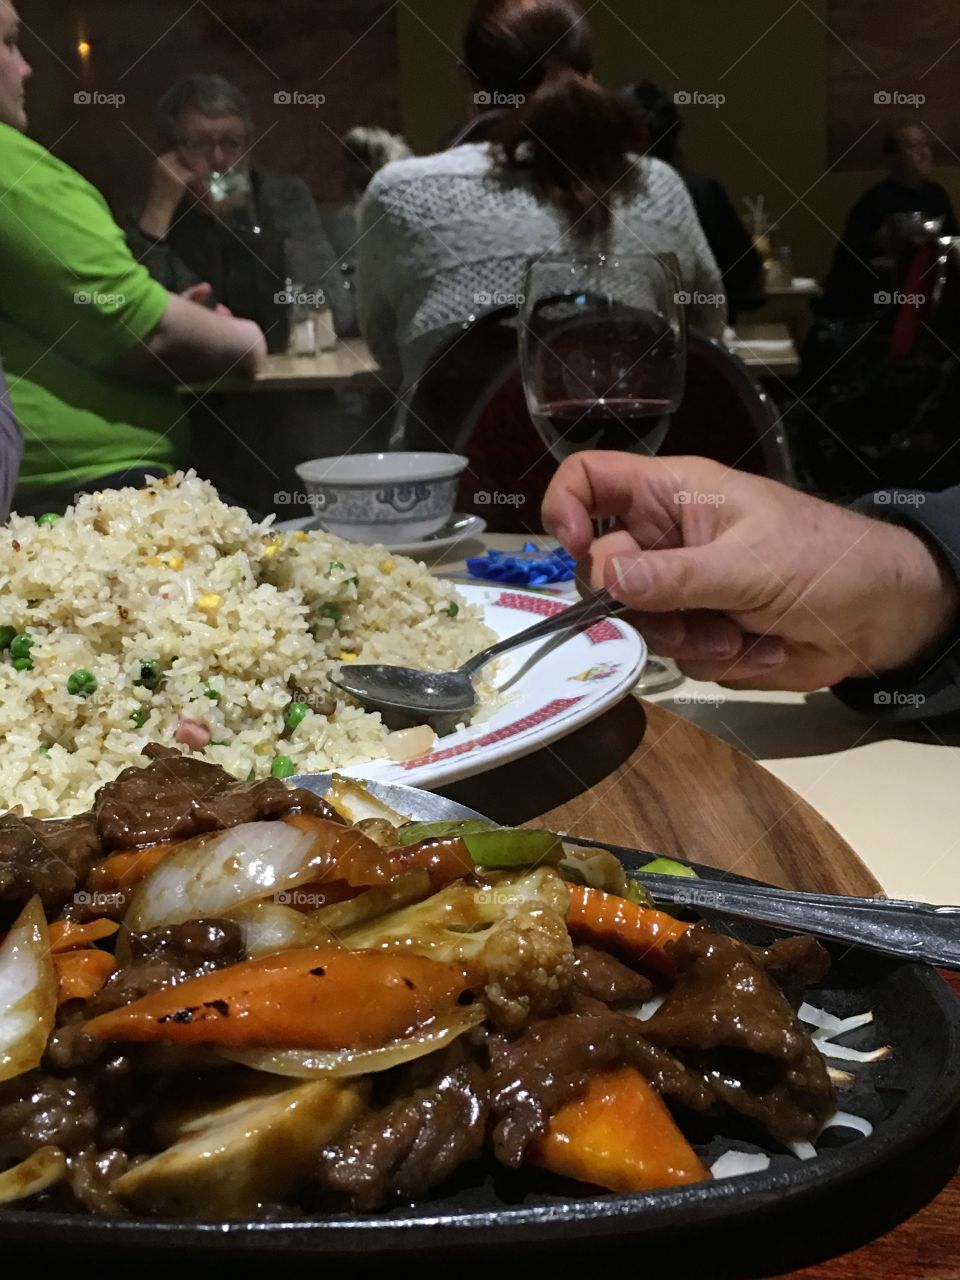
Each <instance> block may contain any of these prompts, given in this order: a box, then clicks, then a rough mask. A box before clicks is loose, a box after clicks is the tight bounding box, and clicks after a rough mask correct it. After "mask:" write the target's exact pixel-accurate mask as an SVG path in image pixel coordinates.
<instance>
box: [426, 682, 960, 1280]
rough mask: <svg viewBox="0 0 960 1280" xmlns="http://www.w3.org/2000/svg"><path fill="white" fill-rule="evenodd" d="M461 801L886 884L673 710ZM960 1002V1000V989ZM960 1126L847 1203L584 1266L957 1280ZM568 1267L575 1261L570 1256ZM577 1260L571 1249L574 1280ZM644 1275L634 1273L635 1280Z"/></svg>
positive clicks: (590, 732)
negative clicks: (876, 878) (636, 1276)
mask: <svg viewBox="0 0 960 1280" xmlns="http://www.w3.org/2000/svg"><path fill="white" fill-rule="evenodd" d="M446 794H448V795H450V796H451V797H453V798H455V799H457V800H459V801H461V802H462V803H464V804H469V805H471V806H473V807H475V808H477V809H479V810H480V811H481V812H483V813H487V814H489V815H491V816H492V817H494V818H497V819H498V820H500V821H502V822H510V823H539V822H544V821H545V822H546V823H547V824H548V825H550V826H553V827H555V828H561V829H564V830H566V831H568V832H570V833H571V834H576V835H585V836H594V837H596V838H597V839H600V840H605V841H609V842H613V843H618V844H628V845H632V846H637V847H640V848H645V849H649V850H653V851H656V852H661V853H667V854H670V853H673V854H681V855H685V856H687V857H690V858H692V859H695V860H697V861H702V862H705V863H709V864H711V865H713V866H717V867H722V868H725V869H728V870H731V871H736V872H738V873H739V874H741V875H747V876H756V877H758V878H760V879H763V880H769V881H771V882H772V883H774V884H780V885H783V886H785V887H788V888H801V889H817V890H823V891H827V892H835V893H855V894H872V893H875V892H876V891H877V881H876V880H875V879H874V877H873V876H872V875H871V874H870V872H869V871H868V870H867V869H866V867H864V865H863V863H862V862H860V860H859V859H858V858H857V856H856V855H855V854H854V852H853V851H852V849H850V847H849V846H848V845H847V844H845V843H844V841H843V840H842V839H841V838H840V836H839V835H838V834H837V833H836V831H834V830H833V828H832V827H831V826H830V825H829V824H828V823H827V822H825V821H824V819H823V818H821V817H820V816H819V815H818V814H817V813H816V811H815V810H814V809H812V808H811V807H810V806H809V805H808V804H807V803H806V802H805V801H804V800H802V799H801V798H800V797H799V796H797V795H796V794H795V793H794V792H792V791H790V789H789V788H788V787H786V786H785V785H784V784H783V783H782V782H780V781H779V780H778V779H777V778H775V777H773V776H772V775H771V774H769V773H768V772H767V771H766V770H765V769H763V768H762V767H761V766H759V765H757V764H755V763H754V762H753V761H752V760H750V759H749V758H748V757H747V756H745V755H742V754H740V752H738V751H736V750H734V748H732V747H731V746H729V745H728V744H726V743H725V742H723V741H721V740H720V739H719V738H715V737H713V736H711V735H709V734H706V733H705V732H704V731H703V730H702V729H700V728H698V727H697V726H696V725H695V724H693V723H691V722H690V721H688V720H685V719H682V718H681V717H679V716H676V715H674V714H673V713H672V712H670V711H667V710H666V709H664V708H663V707H659V706H656V705H655V704H652V703H645V702H641V701H639V700H638V699H634V698H628V699H627V700H625V701H624V702H622V703H620V705H619V706H617V707H615V708H614V709H613V710H612V711H610V712H608V713H607V714H606V715H605V716H603V717H602V718H601V719H599V720H597V721H595V722H594V723H593V724H591V725H587V726H585V727H584V728H583V729H581V730H579V732H577V733H575V734H572V735H571V736H570V737H569V738H566V739H563V740H562V741H560V742H559V743H555V744H554V745H553V746H551V747H547V748H545V749H543V750H542V751H540V752H538V753H537V754H536V755H534V756H530V757H528V758H527V759H526V760H522V761H517V762H516V763H514V764H509V765H505V766H503V767H502V768H500V769H497V770H495V771H494V772H492V773H488V774H483V775H481V776H480V777H477V778H471V779H469V780H467V781H464V782H460V783H457V784H456V785H454V786H452V787H450V788H448V789H447V792H446ZM955 989H956V990H957V991H958V994H960V985H958V986H956V987H955ZM958 1165H960V1116H957V1117H955V1118H954V1119H953V1121H951V1122H950V1123H949V1124H948V1125H947V1126H945V1127H944V1129H943V1130H941V1131H940V1132H939V1133H937V1134H936V1135H935V1136H934V1138H933V1139H932V1140H931V1141H928V1142H927V1143H925V1144H924V1145H923V1147H922V1148H921V1149H919V1150H917V1151H915V1152H913V1153H911V1154H910V1156H909V1157H907V1158H905V1159H902V1160H900V1161H897V1162H896V1163H895V1164H893V1165H891V1166H889V1167H888V1168H886V1169H884V1170H883V1171H882V1173H881V1174H880V1175H876V1174H875V1175H873V1176H871V1177H869V1178H865V1179H861V1180H860V1183H858V1185H857V1187H856V1188H855V1189H851V1192H850V1193H849V1194H848V1195H845V1196H843V1197H838V1196H834V1197H833V1198H832V1199H831V1201H830V1202H828V1203H824V1202H823V1200H822V1198H821V1199H819V1200H811V1201H809V1202H807V1203H805V1204H804V1205H803V1206H802V1207H801V1208H799V1209H797V1208H794V1209H791V1210H789V1211H784V1210H777V1209H773V1210H771V1212H770V1215H769V1217H768V1218H767V1219H765V1220H764V1221H763V1222H761V1223H758V1224H754V1225H751V1226H750V1227H749V1228H748V1229H747V1230H742V1229H741V1230H739V1231H735V1230H730V1229H722V1230H718V1229H714V1228H711V1229H710V1230H709V1231H704V1232H690V1231H689V1230H688V1231H686V1232H684V1233H683V1235H682V1236H681V1238H680V1239H679V1240H673V1241H670V1242H664V1243H655V1244H648V1243H646V1242H645V1243H644V1244H642V1245H638V1244H637V1243H636V1242H632V1243H627V1242H624V1244H622V1245H612V1246H609V1248H608V1247H604V1248H603V1250H601V1247H600V1246H599V1245H598V1244H597V1243H596V1242H593V1243H591V1245H590V1246H589V1248H585V1249H583V1250H581V1251H579V1255H582V1257H583V1259H584V1261H587V1262H589V1263H590V1265H591V1266H598V1265H600V1263H601V1261H603V1260H604V1259H605V1258H606V1253H607V1252H609V1253H610V1255H611V1256H610V1258H609V1260H608V1262H607V1265H612V1266H614V1267H616V1269H617V1272H618V1274H623V1275H633V1274H637V1275H640V1274H650V1275H654V1274H658V1275H664V1276H669V1277H670V1278H671V1280H760V1278H761V1277H772V1276H784V1277H787V1276H789V1277H794V1280H801V1278H802V1280H891V1278H892V1277H902V1278H903V1280H957V1278H958V1277H960V1175H958V1174H957V1172H956V1170H957V1168H958ZM568 1255H569V1256H568ZM577 1256H578V1251H577V1250H568V1249H567V1247H566V1246H565V1247H564V1260H565V1266H566V1268H567V1270H566V1271H565V1274H572V1273H573V1272H572V1269H573V1268H574V1267H575V1266H576V1262H577ZM628 1268H629V1269H628Z"/></svg>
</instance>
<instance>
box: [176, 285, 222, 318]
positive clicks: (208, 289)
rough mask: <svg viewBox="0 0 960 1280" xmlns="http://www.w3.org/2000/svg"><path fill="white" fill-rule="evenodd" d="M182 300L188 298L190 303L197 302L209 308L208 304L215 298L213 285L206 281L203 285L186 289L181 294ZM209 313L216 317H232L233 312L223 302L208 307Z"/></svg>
mask: <svg viewBox="0 0 960 1280" xmlns="http://www.w3.org/2000/svg"><path fill="white" fill-rule="evenodd" d="M180 297H181V298H186V300H187V301H188V302H196V303H197V305H198V306H201V307H207V303H208V302H209V301H210V299H211V298H212V297H213V285H212V284H210V282H209V281H208V280H204V281H203V283H202V284H192V285H190V287H189V288H188V289H184V290H183V292H182V293H181V294H180ZM207 310H208V311H212V312H213V314H214V315H216V316H232V315H233V312H232V311H231V310H230V308H229V307H225V306H224V305H223V303H222V302H218V303H217V304H216V306H213V307H207Z"/></svg>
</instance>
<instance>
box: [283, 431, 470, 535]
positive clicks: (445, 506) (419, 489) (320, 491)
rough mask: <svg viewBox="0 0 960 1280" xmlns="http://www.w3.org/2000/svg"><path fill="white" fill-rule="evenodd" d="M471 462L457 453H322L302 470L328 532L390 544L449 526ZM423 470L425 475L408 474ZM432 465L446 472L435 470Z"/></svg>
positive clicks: (317, 511) (298, 468) (302, 476)
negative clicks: (328, 455) (342, 455)
mask: <svg viewBox="0 0 960 1280" xmlns="http://www.w3.org/2000/svg"><path fill="white" fill-rule="evenodd" d="M431 460H436V461H431ZM349 464H352V465H349ZM465 466H466V459H464V458H460V457H458V456H457V455H455V454H402V453H397V454H364V455H358V456H356V457H355V458H354V457H352V456H350V455H348V456H347V457H346V458H343V459H334V458H318V459H316V460H315V461H314V462H308V463H302V464H301V465H300V466H299V467H297V469H296V470H297V474H298V475H299V476H300V478H301V480H303V482H304V484H305V485H306V488H307V493H308V496H309V499H310V505H311V507H312V509H313V510H314V512H315V513H316V516H317V519H318V521H319V522H320V523H321V524H322V526H323V528H325V529H326V530H327V531H328V532H330V533H334V534H336V535H338V536H339V537H342V538H349V539H351V540H352V541H354V542H384V543H388V544H389V543H391V542H396V543H407V542H416V541H419V540H420V539H422V538H426V537H429V535H430V534H431V533H436V532H437V530H438V529H442V528H443V526H444V525H445V524H446V523H447V521H448V520H449V519H450V517H451V516H452V515H453V508H454V503H455V501H456V497H457V489H458V487H459V484H460V474H461V472H462V471H463V469H464V467H465ZM417 470H420V472H421V474H420V475H416V474H405V473H408V472H415V471H417ZM431 470H432V471H440V472H443V473H445V474H440V475H430V474H429V473H430V471H431Z"/></svg>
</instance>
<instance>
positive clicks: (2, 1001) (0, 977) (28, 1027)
mask: <svg viewBox="0 0 960 1280" xmlns="http://www.w3.org/2000/svg"><path fill="white" fill-rule="evenodd" d="M56 1011H57V979H56V974H55V972H54V968H53V960H52V958H51V956H50V937H49V934H48V933H47V919H46V916H45V915H44V914H43V905H42V903H41V901H40V899H39V897H33V898H31V899H30V901H29V902H28V903H27V905H26V906H25V907H24V908H23V910H22V911H21V912H20V915H19V916H18V917H17V920H16V923H15V924H14V926H13V928H12V929H11V930H10V932H9V933H8V934H7V936H6V937H5V938H4V940H3V944H2V945H0V1080H10V1079H12V1078H13V1076H19V1075H22V1074H23V1072H24V1071H32V1070H33V1068H34V1067H36V1066H38V1065H39V1063H40V1059H41V1058H42V1057H43V1051H44V1049H45V1048H46V1047H47V1040H48V1039H49V1037H50V1032H51V1030H52V1029H53V1022H54V1017H55V1015H56Z"/></svg>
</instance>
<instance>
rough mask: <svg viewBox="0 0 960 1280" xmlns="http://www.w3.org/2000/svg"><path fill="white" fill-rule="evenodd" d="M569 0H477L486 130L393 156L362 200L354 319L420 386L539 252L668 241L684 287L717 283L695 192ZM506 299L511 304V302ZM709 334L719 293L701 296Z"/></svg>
mask: <svg viewBox="0 0 960 1280" xmlns="http://www.w3.org/2000/svg"><path fill="white" fill-rule="evenodd" d="M592 62H593V57H592V48H591V37H590V29H589V27H588V25H587V21H586V18H585V15H584V13H583V10H582V9H581V8H580V6H579V4H577V3H575V0H527V2H526V3H522V4H521V3H517V0H479V3H477V4H475V5H474V8H473V11H472V13H471V15H470V19H469V21H468V23H467V29H466V35H465V40H464V51H463V57H462V63H463V66H464V68H465V69H466V72H467V76H468V81H469V86H470V94H471V98H472V100H473V103H474V109H475V111H478V112H481V111H485V110H499V109H500V108H502V107H504V106H508V107H509V109H508V110H506V111H503V113H502V114H501V115H500V116H499V118H498V120H497V125H496V128H495V130H494V132H493V137H492V140H489V141H484V142H469V143H466V144H464V145H462V146H457V147H453V148H452V149H449V150H446V151H443V152H441V153H439V154H437V155H432V156H427V157H425V158H421V159H412V160H402V161H400V162H399V163H397V164H391V165H387V167H386V168H385V169H382V170H381V171H380V173H378V174H377V176H376V177H375V178H374V179H373V181H372V182H371V184H370V187H369V189H368V191H367V194H366V197H365V198H364V201H363V206H362V209H361V241H360V258H359V263H358V272H357V275H358V288H357V294H358V308H359V316H360V326H361V329H362V331H363V333H364V336H365V337H366V338H367V340H368V342H369V344H370V347H371V350H372V351H373V354H374V356H375V357H376V358H377V360H378V361H379V362H380V364H381V367H382V369H383V374H384V377H385V378H386V379H387V380H388V381H391V382H392V383H393V385H396V386H401V387H402V388H403V389H404V390H406V389H408V388H410V387H411V386H412V385H413V384H414V383H415V381H416V379H417V377H418V376H419V375H420V373H421V372H422V371H423V370H424V368H425V367H426V366H427V365H428V364H429V363H430V362H431V360H432V359H433V358H435V356H436V354H437V353H438V351H439V350H440V349H441V348H442V347H443V346H445V345H446V344H448V343H449V342H450V341H451V339H452V338H454V337H455V336H457V335H459V334H461V333H462V332H463V328H464V325H465V324H468V323H469V322H470V321H472V320H473V319H474V318H476V317H478V316H481V315H483V314H484V313H485V312H490V311H495V310H499V309H501V307H502V306H503V303H502V302H501V301H500V299H501V298H503V297H507V298H508V299H509V298H511V297H512V298H516V296H517V295H518V294H519V292H520V289H521V280H522V276H523V272H524V267H525V264H526V262H527V261H528V260H529V259H530V258H531V257H535V256H536V255H538V254H559V253H561V252H564V251H567V252H570V253H582V252H583V251H584V249H585V248H586V249H588V250H591V251H593V250H600V249H606V250H609V251H611V252H617V253H623V254H626V253H649V252H661V253H666V252H672V253H675V254H676V255H677V258H678V260H679V264H680V270H681V275H682V278H683V288H684V289H686V290H689V291H690V292H691V293H696V294H698V295H711V294H712V295H716V296H719V295H721V294H722V292H723V282H722V280H721V278H720V274H719V272H718V270H717V265H716V263H715V261H714V259H713V255H712V254H711V252H710V248H709V246H708V244H707V242H706V239H705V238H704V234H703V231H702V229H701V227H700V223H699V222H698V221H697V215H696V212H695V210H694V207H693V202H692V201H691V199H690V196H689V194H688V192H687V189H686V187H685V186H684V185H683V182H682V181H681V179H680V178H679V177H678V175H677V174H676V173H675V171H674V170H673V169H671V168H670V166H669V165H666V164H664V163H663V162H662V161H660V160H656V159H647V158H645V157H644V156H643V154H642V153H643V151H644V148H645V145H646V137H645V130H644V126H643V120H642V118H641V117H640V115H639V113H638V112H637V111H636V109H635V108H633V107H631V106H630V104H629V103H627V102H626V100H625V99H623V98H622V97H620V96H619V95H617V94H614V93H612V92H609V91H607V90H605V89H603V88H602V87H601V86H600V85H599V84H597V83H596V81H595V80H594V79H593V75H592ZM507 305H510V304H509V303H508V304H507ZM691 319H692V320H693V322H694V323H696V324H698V325H699V326H700V327H702V328H704V329H706V330H707V331H708V332H709V333H711V334H713V335H716V336H719V335H720V334H721V333H722V331H723V320H724V313H723V308H722V306H720V305H719V304H718V305H712V304H711V303H709V302H707V303H705V304H704V305H700V306H694V307H692V308H691Z"/></svg>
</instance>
